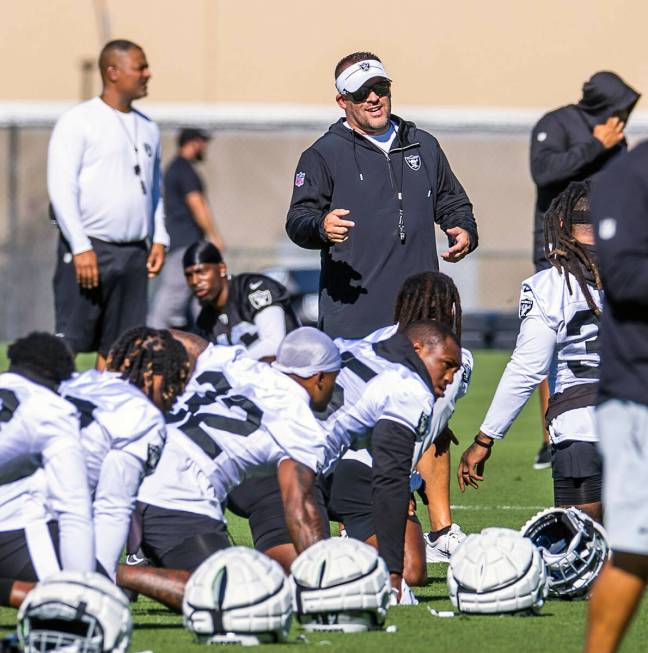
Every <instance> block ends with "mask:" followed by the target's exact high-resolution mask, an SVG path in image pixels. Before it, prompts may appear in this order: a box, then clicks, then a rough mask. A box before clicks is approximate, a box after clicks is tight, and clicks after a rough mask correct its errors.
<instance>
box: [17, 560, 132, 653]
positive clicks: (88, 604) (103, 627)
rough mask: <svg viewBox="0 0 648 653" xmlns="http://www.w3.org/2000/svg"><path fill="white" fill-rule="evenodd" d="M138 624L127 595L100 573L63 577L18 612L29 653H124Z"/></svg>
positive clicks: (46, 583) (40, 588)
mask: <svg viewBox="0 0 648 653" xmlns="http://www.w3.org/2000/svg"><path fill="white" fill-rule="evenodd" d="M132 629H133V622H132V619H131V614H130V610H129V607H128V599H127V598H126V596H125V595H124V593H123V592H122V591H121V590H120V589H119V588H118V587H117V586H116V585H115V584H114V583H111V582H110V581H109V580H108V579H107V578H105V577H104V576H101V575H99V574H96V573H94V572H86V573H80V572H71V571H63V572H61V573H59V574H56V575H55V576H51V577H50V578H48V579H46V580H43V581H41V582H40V583H38V585H36V587H34V589H33V590H32V591H31V592H30V593H29V594H28V595H27V597H26V598H25V600H24V601H23V603H22V605H21V606H20V610H18V638H19V639H20V643H21V644H22V646H23V647H24V650H25V653H42V652H43V651H48V652H49V651H61V652H63V651H66V652H67V651H74V652H78V653H124V652H125V651H126V650H127V649H128V644H129V642H130V638H131V632H132Z"/></svg>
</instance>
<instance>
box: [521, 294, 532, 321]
mask: <svg viewBox="0 0 648 653" xmlns="http://www.w3.org/2000/svg"><path fill="white" fill-rule="evenodd" d="M532 308H533V300H532V299H527V298H524V299H521V300H520V319H522V318H523V317H526V316H527V315H528V314H529V311H530V310H531V309H532Z"/></svg>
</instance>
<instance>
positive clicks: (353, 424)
mask: <svg viewBox="0 0 648 653" xmlns="http://www.w3.org/2000/svg"><path fill="white" fill-rule="evenodd" d="M335 344H336V345H337V347H338V349H339V350H340V354H341V357H342V369H341V370H340V373H339V375H338V377H337V380H336V384H335V390H334V393H333V398H332V400H331V403H330V404H329V407H328V409H327V410H326V411H325V412H324V413H323V414H321V415H320V418H321V419H322V420H323V424H324V429H325V430H326V432H327V435H328V440H327V462H326V469H325V473H329V472H331V471H332V470H333V468H334V467H335V464H336V463H337V461H338V460H339V459H340V458H341V457H342V455H343V454H344V453H345V452H346V451H347V450H349V449H352V450H354V451H357V452H358V453H356V454H354V453H349V456H350V457H357V458H359V459H360V460H362V461H365V462H366V460H367V453H364V452H363V453H360V451H362V450H365V449H367V447H369V448H370V446H371V433H372V431H373V428H374V427H375V426H376V424H377V423H378V422H379V421H380V420H390V421H392V422H395V423H397V424H400V425H402V426H404V427H406V428H407V429H409V430H410V431H411V432H412V437H413V438H414V442H415V445H414V449H415V451H417V450H418V449H422V448H423V447H425V446H426V443H429V440H430V437H431V433H432V431H431V426H432V410H433V406H434V395H433V393H432V389H431V388H430V387H429V386H428V385H427V384H426V382H425V381H424V380H423V379H422V378H421V376H420V375H419V374H418V373H417V372H416V371H415V370H413V369H412V368H411V367H409V366H408V365H406V364H403V362H397V361H395V360H388V359H387V358H385V357H383V356H382V355H380V354H379V353H377V352H376V350H375V348H374V344H375V343H372V342H369V341H367V340H345V339H343V338H337V339H336V340H335ZM421 364H422V363H421ZM414 464H415V463H413V465H414Z"/></svg>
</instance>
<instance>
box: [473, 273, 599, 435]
mask: <svg viewBox="0 0 648 653" xmlns="http://www.w3.org/2000/svg"><path fill="white" fill-rule="evenodd" d="M569 283H570V286H571V290H572V292H571V293H570V292H569V289H568V287H567V280H566V278H565V276H564V275H561V274H560V273H559V272H558V270H556V269H555V268H553V267H552V268H551V269H549V270H543V271H542V272H538V273H537V274H535V275H533V276H532V277H531V278H529V279H527V280H526V281H524V282H523V283H522V291H521V293H520V318H521V319H522V322H521V324H520V333H519V335H518V339H517V343H516V345H515V350H514V351H513V354H512V355H511V360H510V362H509V364H508V365H507V366H506V369H505V370H504V374H503V375H502V378H501V379H500V382H499V385H498V386H497V390H496V392H495V396H494V397H493V401H492V402H491V405H490V408H489V409H488V413H487V414H486V417H485V418H484V422H483V424H482V426H481V431H482V432H483V433H485V434H486V435H488V436H490V437H492V438H497V439H499V438H503V437H504V435H505V434H506V432H507V431H508V429H509V428H510V427H511V424H512V423H513V421H514V420H515V418H516V417H517V416H518V415H519V413H520V411H521V410H522V408H523V406H524V404H525V403H526V401H527V400H528V398H529V397H530V396H531V394H532V392H533V390H534V389H535V388H536V386H537V385H538V384H539V383H540V382H541V381H543V380H544V379H545V378H546V376H547V373H548V371H549V367H550V365H551V361H552V359H553V357H554V352H556V356H557V363H558V372H557V377H556V388H555V392H564V391H565V390H566V389H567V388H570V387H572V386H575V385H580V384H583V383H595V382H596V381H597V380H598V378H599V369H598V368H599V363H600V357H599V338H598V336H599V319H598V318H597V317H596V316H595V315H594V313H592V311H591V310H590V309H589V308H588V306H587V300H586V299H585V296H584V295H583V292H582V291H581V289H580V286H579V285H578V282H577V281H576V279H575V277H574V276H573V275H569ZM591 292H592V297H593V298H594V301H595V302H596V304H597V306H598V307H599V308H601V307H602V304H603V292H602V291H599V290H596V289H595V288H592V289H591ZM582 411H585V413H586V414H587V419H586V425H585V427H584V428H583V425H582V424H580V425H579V426H578V427H575V426H573V425H574V424H575V421H574V420H576V421H577V422H578V421H579V420H580V419H581V418H582V417H583V412H582ZM592 411H593V408H591V407H588V408H586V409H579V411H578V415H574V416H572V417H569V418H567V417H566V416H567V415H568V414H569V413H564V414H563V416H560V417H562V419H560V420H559V421H558V420H557V419H556V420H554V421H553V422H552V424H551V425H550V429H549V432H550V435H551V438H552V441H553V442H556V443H557V442H562V441H564V440H583V441H589V442H594V441H596V440H598V437H597V434H596V429H595V427H594V421H593V419H592V414H591V413H592ZM569 412H572V411H569Z"/></svg>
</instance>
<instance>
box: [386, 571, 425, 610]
mask: <svg viewBox="0 0 648 653" xmlns="http://www.w3.org/2000/svg"><path fill="white" fill-rule="evenodd" d="M395 605H418V599H417V598H416V597H415V596H414V592H412V588H411V587H410V586H409V585H408V584H407V583H406V582H405V579H404V578H402V579H401V597H400V602H399V601H398V592H397V591H396V588H395V587H392V588H391V594H390V595H389V606H390V607H393V606H395Z"/></svg>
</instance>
